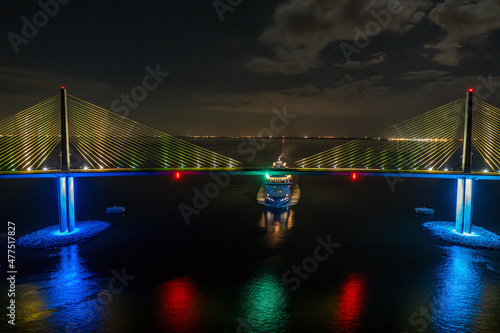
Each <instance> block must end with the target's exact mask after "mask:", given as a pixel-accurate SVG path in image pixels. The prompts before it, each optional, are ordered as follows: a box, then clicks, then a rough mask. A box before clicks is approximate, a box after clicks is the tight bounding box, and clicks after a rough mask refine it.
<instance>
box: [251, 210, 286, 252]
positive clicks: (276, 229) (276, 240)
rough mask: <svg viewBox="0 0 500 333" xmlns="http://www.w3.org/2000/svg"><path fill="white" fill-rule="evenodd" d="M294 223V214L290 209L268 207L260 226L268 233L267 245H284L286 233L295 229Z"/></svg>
mask: <svg viewBox="0 0 500 333" xmlns="http://www.w3.org/2000/svg"><path fill="white" fill-rule="evenodd" d="M293 223H294V212H293V210H291V209H290V207H280V208H277V207H266V211H265V212H263V213H262V217H261V219H260V222H259V225H260V227H262V228H264V229H265V230H266V231H267V234H266V242H267V245H268V246H271V247H278V246H280V245H281V244H282V243H283V241H284V239H285V236H286V232H287V231H288V230H290V229H292V228H293Z"/></svg>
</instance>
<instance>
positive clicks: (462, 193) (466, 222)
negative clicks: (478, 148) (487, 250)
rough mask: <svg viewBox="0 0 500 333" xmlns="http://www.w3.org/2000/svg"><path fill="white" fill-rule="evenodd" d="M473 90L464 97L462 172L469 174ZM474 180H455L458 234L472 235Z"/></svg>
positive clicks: (456, 228) (456, 229)
mask: <svg viewBox="0 0 500 333" xmlns="http://www.w3.org/2000/svg"><path fill="white" fill-rule="evenodd" d="M473 99H474V90H473V89H469V90H468V91H467V95H466V97H465V116H464V118H465V122H464V141H463V145H464V146H463V154H462V172H463V173H470V172H471V164H472V151H471V150H472V108H473ZM473 186H474V179H473V178H471V177H467V176H465V177H464V178H462V179H458V180H457V212H456V218H455V231H456V232H458V233H459V234H463V233H467V234H470V233H472V206H473V201H474V189H473Z"/></svg>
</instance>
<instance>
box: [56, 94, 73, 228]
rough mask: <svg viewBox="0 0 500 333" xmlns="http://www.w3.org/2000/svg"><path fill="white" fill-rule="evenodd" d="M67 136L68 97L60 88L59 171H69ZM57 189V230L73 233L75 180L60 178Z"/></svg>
mask: <svg viewBox="0 0 500 333" xmlns="http://www.w3.org/2000/svg"><path fill="white" fill-rule="evenodd" d="M70 169H71V164H70V159H69V134H68V97H67V93H66V88H65V87H61V171H70ZM58 187H59V191H58V194H59V205H58V206H59V209H58V210H59V230H60V232H61V233H63V232H73V231H75V180H74V177H66V176H60V177H59V178H58Z"/></svg>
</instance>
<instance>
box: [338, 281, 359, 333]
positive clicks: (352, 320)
mask: <svg viewBox="0 0 500 333" xmlns="http://www.w3.org/2000/svg"><path fill="white" fill-rule="evenodd" d="M365 297H366V279H365V277H364V276H361V275H359V274H351V275H349V276H348V277H347V280H346V281H345V282H344V284H343V285H342V291H341V294H340V309H339V313H338V316H337V318H338V321H339V327H338V328H339V331H340V332H354V331H356V329H357V328H358V326H359V325H361V315H362V312H363V307H364V304H365Z"/></svg>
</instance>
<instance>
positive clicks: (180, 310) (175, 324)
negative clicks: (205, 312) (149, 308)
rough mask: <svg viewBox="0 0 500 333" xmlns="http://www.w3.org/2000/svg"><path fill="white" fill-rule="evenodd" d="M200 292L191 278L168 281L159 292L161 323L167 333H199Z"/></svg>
mask: <svg viewBox="0 0 500 333" xmlns="http://www.w3.org/2000/svg"><path fill="white" fill-rule="evenodd" d="M198 299H199V291H198V288H197V287H196V285H195V283H194V282H193V281H192V280H191V279H190V278H189V277H182V278H178V279H175V280H171V281H167V282H165V283H163V284H161V285H160V287H159V291H158V304H157V308H158V310H159V316H157V318H159V323H158V326H159V327H160V328H161V330H162V331H165V332H197V331H198V327H199V324H200V318H199V316H200V308H199V306H198Z"/></svg>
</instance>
